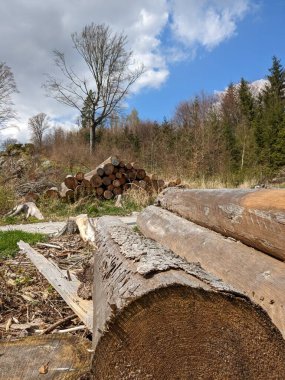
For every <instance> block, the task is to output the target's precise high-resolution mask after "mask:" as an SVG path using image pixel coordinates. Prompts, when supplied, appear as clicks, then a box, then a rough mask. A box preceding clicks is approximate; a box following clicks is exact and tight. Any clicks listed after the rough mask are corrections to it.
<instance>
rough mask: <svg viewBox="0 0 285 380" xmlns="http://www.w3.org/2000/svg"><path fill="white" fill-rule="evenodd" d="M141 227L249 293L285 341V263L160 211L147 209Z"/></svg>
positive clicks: (166, 244)
mask: <svg viewBox="0 0 285 380" xmlns="http://www.w3.org/2000/svg"><path fill="white" fill-rule="evenodd" d="M137 225H138V227H139V229H140V231H141V232H142V233H143V234H144V235H145V236H147V237H149V238H151V239H154V240H156V241H158V242H159V243H161V244H163V245H164V246H166V247H167V248H170V249H171V250H173V252H175V253H176V254H178V255H180V256H181V257H184V258H185V259H186V260H188V261H190V262H192V261H198V262H200V263H201V265H202V267H203V268H204V269H205V270H207V271H209V272H210V273H213V274H214V275H216V276H217V277H219V278H221V279H222V280H223V281H225V282H226V283H229V284H231V285H232V286H234V287H235V288H236V289H238V290H239V291H241V292H243V293H245V294H246V295H247V296H248V297H250V298H251V299H252V300H253V301H254V302H256V303H258V304H259V305H260V306H261V307H262V308H263V309H264V310H266V311H267V313H268V314H269V316H270V317H271V319H272V321H273V323H274V324H275V325H276V326H277V327H278V329H279V330H280V332H281V333H282V335H283V336H284V338H285V263H283V262H280V261H279V260H276V259H275V258H273V257H270V256H268V255H265V254H264V253H262V252H260V251H257V250H255V249H253V248H250V247H248V246H246V245H244V244H242V243H240V242H236V241H234V240H232V239H231V238H229V239H228V238H225V237H224V236H222V235H220V234H218V233H216V232H214V231H210V230H208V229H206V228H204V227H201V226H198V225H196V224H194V223H192V222H190V221H188V220H185V219H183V218H181V217H179V216H177V215H174V214H172V213H171V212H169V211H166V210H163V209H160V208H158V207H154V206H149V207H147V208H146V209H145V210H144V211H143V212H142V213H141V214H139V215H138V218H137Z"/></svg>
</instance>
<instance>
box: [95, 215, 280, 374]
mask: <svg viewBox="0 0 285 380" xmlns="http://www.w3.org/2000/svg"><path fill="white" fill-rule="evenodd" d="M95 229H96V233H95V237H96V246H97V250H96V254H95V255H94V274H93V276H94V292H93V302H94V311H95V312H94V331H93V344H94V356H93V361H92V374H93V376H94V378H95V379H96V380H105V379H136V380H145V379H148V378H149V379H169V378H170V377H171V379H198V378H199V379H202V378H203V379H270V378H272V379H273V378H276V379H278V378H280V379H281V378H283V377H284V373H285V361H284V360H285V342H284V340H283V338H282V336H281V334H280V332H279V331H278V330H277V328H275V327H274V325H273V324H272V321H271V320H270V319H269V317H268V315H267V314H266V313H265V312H264V311H263V310H262V309H261V308H260V307H258V306H257V305H255V304H253V303H252V302H251V301H250V300H249V299H248V298H247V297H246V296H244V295H242V294H241V293H239V292H237V291H235V290H234V289H232V288H231V287H229V286H228V285H226V284H225V283H223V282H221V281H218V280H217V279H216V278H215V277H214V276H213V275H211V274H209V273H208V272H207V271H205V270H203V269H202V268H201V267H200V266H199V265H197V264H195V263H189V262H187V261H186V260H185V259H183V258H181V257H179V256H177V255H174V254H173V252H172V251H170V250H169V249H165V248H164V247H163V246H162V245H160V244H158V243H157V242H154V241H152V240H150V239H147V238H144V237H143V236H142V235H141V234H138V233H136V232H134V231H133V229H131V228H130V227H128V226H126V225H125V224H124V223H122V222H121V221H120V220H119V219H118V218H112V217H102V218H99V219H98V221H97V223H96V226H95ZM95 308H96V309H95ZM110 363H111V364H110ZM170 374H171V375H170Z"/></svg>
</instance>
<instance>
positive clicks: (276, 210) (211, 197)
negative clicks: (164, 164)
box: [158, 189, 285, 261]
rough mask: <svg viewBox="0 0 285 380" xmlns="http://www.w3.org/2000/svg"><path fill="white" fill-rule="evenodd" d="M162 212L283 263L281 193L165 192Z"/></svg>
mask: <svg viewBox="0 0 285 380" xmlns="http://www.w3.org/2000/svg"><path fill="white" fill-rule="evenodd" d="M158 203H159V204H160V205H161V206H162V207H163V208H165V209H167V210H169V211H173V212H175V213H176V214H178V215H180V216H182V217H183V218H186V219H188V220H191V221H192V222H194V223H197V224H199V225H201V226H204V227H207V228H210V229H212V230H213V231H216V232H219V233H221V234H223V235H225V236H231V237H233V238H235V239H238V240H240V241H242V242H243V243H245V244H247V245H249V246H251V247H254V248H257V249H259V250H261V251H263V252H266V253H268V254H270V255H272V256H274V257H276V258H278V259H280V260H283V261H284V260H285V190H283V189H266V190H248V189H247V190H245V189H222V190H188V189H187V190H181V189H179V190H177V189H175V190H173V189H169V190H165V191H164V192H163V193H162V194H161V195H160V196H159V197H158Z"/></svg>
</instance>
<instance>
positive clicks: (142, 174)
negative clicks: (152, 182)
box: [137, 169, 146, 180]
mask: <svg viewBox="0 0 285 380" xmlns="http://www.w3.org/2000/svg"><path fill="white" fill-rule="evenodd" d="M145 176H146V172H145V170H144V169H139V170H138V171H137V179H139V180H140V179H144V178H145Z"/></svg>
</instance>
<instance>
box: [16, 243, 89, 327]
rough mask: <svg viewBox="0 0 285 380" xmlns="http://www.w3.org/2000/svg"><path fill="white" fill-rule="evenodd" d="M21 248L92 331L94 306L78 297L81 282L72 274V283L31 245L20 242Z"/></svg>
mask: <svg viewBox="0 0 285 380" xmlns="http://www.w3.org/2000/svg"><path fill="white" fill-rule="evenodd" d="M18 246H19V248H20V249H21V250H22V251H24V252H25V254H26V256H27V257H28V258H29V259H30V260H31V261H32V263H33V264H34V265H35V266H36V267H37V269H38V271H39V272H40V273H41V274H42V275H43V276H44V277H45V278H46V279H47V280H48V282H49V283H50V284H51V285H52V286H53V287H54V288H55V290H56V291H57V292H58V293H59V294H60V295H61V297H62V298H63V299H64V301H65V302H66V303H67V305H68V306H69V307H70V308H71V309H72V310H73V311H74V313H76V314H77V315H78V317H79V318H80V319H81V321H82V322H83V323H84V324H85V325H86V327H87V328H88V329H89V330H90V331H92V328H93V305H92V301H87V300H83V299H82V298H80V297H79V296H78V295H77V289H78V287H79V285H80V281H78V280H77V278H76V277H75V276H74V275H73V274H72V273H70V276H71V281H69V280H68V278H67V275H66V273H65V272H64V271H62V270H61V269H59V268H58V266H57V265H56V264H55V263H53V262H52V261H50V260H47V259H46V258H45V257H44V256H43V255H41V254H40V253H38V252H37V251H35V250H34V249H33V248H32V247H31V246H30V245H29V244H27V243H25V242H23V241H20V242H19V243H18Z"/></svg>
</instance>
